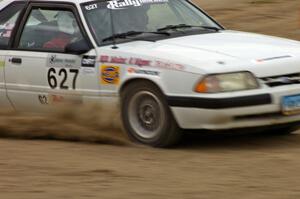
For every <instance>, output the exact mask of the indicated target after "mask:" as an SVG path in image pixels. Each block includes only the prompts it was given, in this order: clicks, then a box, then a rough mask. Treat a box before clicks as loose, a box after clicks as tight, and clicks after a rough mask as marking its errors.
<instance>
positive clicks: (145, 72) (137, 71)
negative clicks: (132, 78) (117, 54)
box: [127, 68, 160, 76]
mask: <svg viewBox="0 0 300 199" xmlns="http://www.w3.org/2000/svg"><path fill="white" fill-rule="evenodd" d="M127 71H128V73H135V74H141V75H152V76H159V74H160V73H159V72H158V71H152V70H143V69H136V68H128V70H127Z"/></svg>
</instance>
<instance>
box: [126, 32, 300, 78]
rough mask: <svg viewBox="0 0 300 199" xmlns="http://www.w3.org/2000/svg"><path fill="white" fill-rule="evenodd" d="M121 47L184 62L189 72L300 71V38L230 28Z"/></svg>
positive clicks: (272, 72)
mask: <svg viewBox="0 0 300 199" xmlns="http://www.w3.org/2000/svg"><path fill="white" fill-rule="evenodd" d="M120 50H122V51H123V53H125V54H126V53H130V54H132V53H134V54H137V55H142V57H151V58H150V59H164V60H168V61H172V62H174V63H179V64H183V65H186V66H188V67H187V68H188V69H189V71H190V72H197V71H196V69H195V67H196V68H197V69H200V71H199V70H198V72H204V73H208V72H227V71H228V72H229V71H236V70H248V71H251V72H253V73H256V74H257V75H258V76H268V75H277V74H282V73H289V72H290V73H292V72H299V65H300V42H297V41H293V40H288V39H283V38H277V37H272V36H265V35H259V34H253V33H245V32H238V31H228V30H226V31H221V32H218V33H211V34H199V35H190V36H183V37H177V38H171V39H166V40H160V41H157V42H155V43H150V42H142V41H140V42H139V41H137V42H130V43H126V44H121V46H120ZM296 63H297V64H296ZM285 65H288V66H289V68H288V69H287V68H286V67H285ZM189 66H190V67H189Z"/></svg>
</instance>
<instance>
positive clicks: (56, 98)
mask: <svg viewBox="0 0 300 199" xmlns="http://www.w3.org/2000/svg"><path fill="white" fill-rule="evenodd" d="M38 99H39V101H40V103H41V104H42V105H55V104H59V103H62V102H64V101H65V99H64V97H63V96H61V95H54V94H48V95H38Z"/></svg>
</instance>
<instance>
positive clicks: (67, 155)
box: [0, 0, 300, 199]
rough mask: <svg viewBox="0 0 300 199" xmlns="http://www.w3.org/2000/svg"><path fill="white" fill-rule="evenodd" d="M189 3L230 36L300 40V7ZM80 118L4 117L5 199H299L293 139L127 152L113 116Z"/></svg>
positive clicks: (249, 138) (297, 149)
mask: <svg viewBox="0 0 300 199" xmlns="http://www.w3.org/2000/svg"><path fill="white" fill-rule="evenodd" d="M195 2H198V3H199V4H200V5H201V6H202V7H203V8H204V9H205V10H206V11H208V12H209V13H210V14H211V15H212V16H214V17H215V18H216V19H217V20H218V21H220V22H221V23H222V24H223V25H224V26H226V27H227V28H229V29H238V30H244V31H253V32H260V33H266V34H272V35H277V36H284V37H289V38H293V39H300V19H299V13H300V1H299V0H197V1H196V0H195ZM98 108H99V107H98ZM80 111H81V112H80V113H79V112H74V111H73V112H72V111H70V110H67V111H65V110H64V111H63V112H61V113H58V114H55V115H50V116H49V117H40V116H34V115H29V114H14V113H8V112H6V113H2V114H0V134H1V135H2V136H4V137H9V138H6V139H4V138H3V139H1V140H0V198H1V199H2V198H3V199H11V198H14V199H23V198H24V199H27V198H28V199H35V198H36V199H43V198H45V199H53V198H64V199H66V198H101V199H104V198H115V199H120V198H130V199H131V198H142V199H144V198H145V199H147V198H149V199H156V198H160V199H165V198H174V199H176V198H178V199H181V198H187V199H192V198H212V199H215V198H222V199H226V198H228V199H235V198H238V199H240V198H246V199H250V198H254V199H264V198H272V199H273V198H278V199H281V198H299V197H300V175H299V170H300V156H299V154H300V135H299V134H294V135H290V136H275V135H270V134H251V135H189V136H187V137H186V138H185V139H184V141H183V143H182V144H181V145H179V146H178V147H177V148H176V149H169V150H162V149H153V148H148V147H142V146H136V145H132V144H130V143H129V142H128V140H127V139H126V138H125V136H124V135H123V133H122V131H121V130H120V127H119V124H118V119H117V116H116V115H115V113H112V115H111V116H112V117H113V118H116V119H115V120H108V119H107V117H101V115H97V114H91V113H95V112H96V111H95V107H92V108H87V109H86V110H80ZM84 111H85V112H84ZM98 112H106V113H107V111H105V110H104V111H103V110H102V111H98ZM96 118H97V119H96ZM62 121H63V122H62ZM12 138H14V139H12ZM16 138H21V139H16ZM24 138H27V140H26V139H24ZM34 139H39V140H34ZM40 139H44V140H40ZM45 139H46V140H45ZM48 139H53V140H52V141H49V140H48ZM59 140H60V141H59ZM62 141H64V142H62ZM70 141H73V142H70ZM74 141H76V142H74ZM77 141H78V142H77Z"/></svg>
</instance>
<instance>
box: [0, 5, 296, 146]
mask: <svg viewBox="0 0 300 199" xmlns="http://www.w3.org/2000/svg"><path fill="white" fill-rule="evenodd" d="M0 9H1V12H0V48H1V50H0V92H1V93H0V104H1V105H2V106H4V107H6V108H7V107H12V108H14V109H16V110H20V111H28V110H29V111H36V112H42V111H45V110H47V109H49V107H52V106H51V105H56V104H59V103H61V102H64V101H72V102H73V101H74V102H77V103H76V104H75V105H74V107H76V105H78V104H90V103H98V104H102V105H106V104H109V106H111V108H112V109H115V108H117V107H120V108H121V116H122V120H123V124H124V127H125V129H126V131H127V132H128V134H129V136H130V137H131V138H132V139H133V140H135V141H138V142H140V143H143V144H148V145H152V146H157V147H164V146H169V145H171V144H174V143H175V142H176V141H178V139H179V138H180V135H181V130H182V129H206V130H225V129H238V128H250V127H276V128H280V129H283V128H284V129H285V130H286V131H287V130H289V129H292V128H294V127H296V126H297V125H298V124H299V122H300V115H299V113H300V43H299V42H297V41H292V40H287V39H280V38H275V37H270V36H263V35H258V34H251V33H244V32H237V31H231V30H225V29H224V28H223V27H222V26H221V25H219V24H218V23H217V22H216V21H214V20H213V19H212V18H210V17H209V16H208V15H207V14H206V13H205V12H203V11H202V10H201V9H199V8H198V7H197V6H195V5H194V4H193V3H191V2H190V1H188V0H109V1H106V0H93V1H91V0H49V1H41V0H26V1H24V0H23V1H22V0H5V1H2V2H1V3H0ZM119 104H120V106H119ZM104 115H105V114H104Z"/></svg>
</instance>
